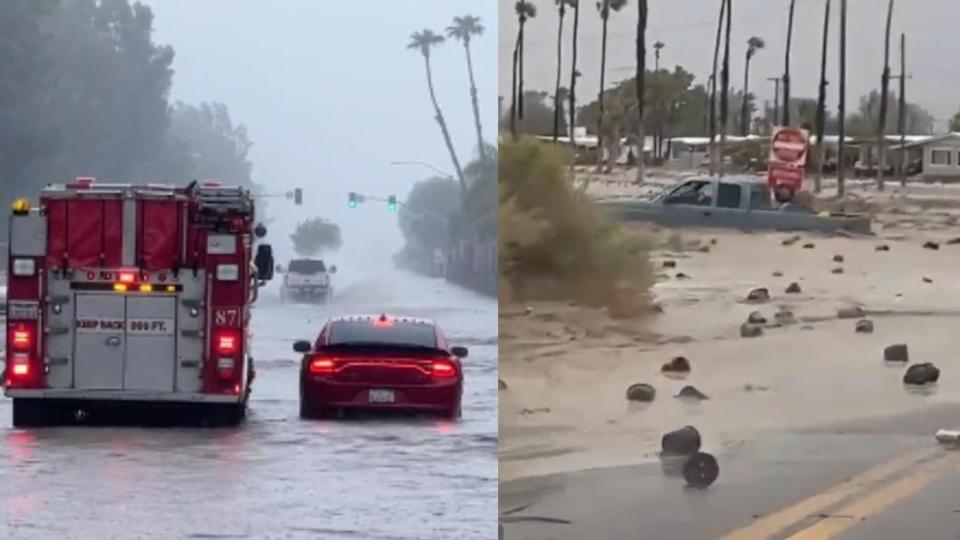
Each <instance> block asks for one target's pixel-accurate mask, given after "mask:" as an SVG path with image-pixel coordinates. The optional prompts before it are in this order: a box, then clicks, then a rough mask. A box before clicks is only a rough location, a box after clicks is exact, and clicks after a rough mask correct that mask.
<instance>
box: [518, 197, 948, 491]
mask: <svg viewBox="0 0 960 540" xmlns="http://www.w3.org/2000/svg"><path fill="white" fill-rule="evenodd" d="M934 188H936V189H934ZM888 189H889V188H888ZM891 191H892V190H891ZM855 193H856V196H857V197H858V198H859V199H860V200H863V201H864V202H865V203H866V204H868V205H873V207H874V208H875V218H876V220H877V225H876V227H875V231H876V233H877V236H876V237H875V238H845V237H821V236H814V235H801V238H799V239H796V240H793V241H790V242H786V245H785V244H784V241H785V240H788V239H790V238H791V237H792V236H793V235H790V234H783V233H763V234H743V233H739V232H734V231H722V230H692V229H685V230H682V231H679V232H678V231H653V230H652V234H658V235H659V238H660V239H661V248H660V249H658V250H656V251H655V252H654V253H653V257H654V266H655V267H656V272H657V273H658V275H657V276H656V284H655V285H654V286H653V295H654V299H655V301H656V302H657V304H658V305H659V306H661V307H662V313H653V314H651V315H650V316H648V317H646V318H641V319H632V320H628V321H622V320H621V321H615V320H613V319H610V318H609V317H608V316H607V314H606V313H605V312H603V311H599V310H592V309H588V308H583V307H580V306H577V305H571V304H568V303H535V304H525V305H507V306H501V315H500V317H501V322H500V348H501V354H500V377H501V379H502V380H503V381H504V383H505V385H506V388H505V389H502V390H501V392H500V447H501V463H500V478H501V479H502V480H509V479H512V478H518V477H523V476H530V475H538V474H547V473H551V472H558V471H567V470H576V469H581V468H590V467H602V466H610V465H619V464H629V463H637V462H640V461H643V460H646V459H653V458H654V457H655V455H656V451H657V450H658V447H659V441H660V437H661V435H662V434H663V433H664V432H665V431H668V430H670V429H675V428H677V427H680V426H682V425H685V424H693V425H695V426H697V427H698V428H699V429H700V431H701V432H702V433H703V434H704V437H705V441H704V445H705V447H706V448H710V449H713V450H719V449H720V448H722V447H724V446H729V445H736V444H739V442H740V441H742V440H744V439H746V438H748V437H750V436H751V434H752V433H755V432H757V431H758V430H765V429H784V428H800V427H808V426H817V425H822V424H824V423H829V422H833V421H839V420H847V419H854V418H863V417H871V416H877V415H883V414H894V413H900V412H906V411H911V410H916V409H919V408H922V407H925V406H927V405H929V404H931V403H937V402H944V401H955V400H958V399H960V383H958V382H957V381H958V377H960V375H958V373H960V372H957V371H956V370H955V369H954V367H953V365H952V362H951V360H952V359H953V356H954V355H955V352H956V338H955V334H956V328H957V325H958V323H960V281H958V280H956V278H955V268H957V266H958V264H960V241H956V240H953V239H954V237H956V236H960V230H958V229H957V227H956V226H955V223H956V217H955V212H956V210H954V208H956V207H960V191H954V189H953V188H943V187H922V188H914V189H913V190H912V191H911V192H910V193H899V194H898V193H892V192H889V193H884V194H879V193H876V192H875V191H873V190H870V189H863V190H860V191H859V192H855ZM954 193H956V194H957V195H954ZM918 197H919V198H929V199H933V200H934V201H935V202H934V203H931V204H927V205H924V204H915V203H914V202H913V201H911V200H908V199H910V198H918ZM711 240H715V242H712V241H711ZM930 242H932V243H933V244H931V243H930ZM934 244H935V246H934ZM811 245H812V247H811ZM881 246H885V247H886V248H887V249H884V248H883V247H881ZM934 247H936V249H934ZM838 256H839V257H838ZM792 283H796V284H797V286H798V288H799V291H800V292H794V293H787V292H786V291H787V289H788V287H789V286H790V285H791V284H792ZM756 287H766V288H767V289H768V290H769V292H770V299H769V301H765V302H759V303H749V302H747V301H746V297H747V294H748V292H749V291H750V290H751V289H753V288H756ZM857 306H859V307H860V308H862V309H863V311H864V312H865V316H864V317H863V318H866V319H868V320H870V321H871V322H872V323H873V327H874V330H873V332H871V333H857V332H855V326H856V324H857V322H858V320H859V319H860V318H859V317H857V318H851V319H848V318H839V317H838V310H840V309H842V308H850V307H857ZM754 311H759V312H760V314H761V315H762V316H763V317H764V318H766V319H767V322H766V324H761V325H759V326H761V327H762V335H761V336H758V337H753V338H744V337H741V333H740V329H741V325H742V324H743V323H744V322H745V321H746V320H747V319H748V316H749V315H750V314H751V313H752V312H754ZM783 311H790V312H792V315H793V317H783V316H781V317H778V316H777V315H776V314H777V313H778V312H783ZM893 343H906V344H907V345H908V347H909V355H910V363H914V362H933V363H935V364H937V365H938V366H939V367H940V369H941V370H942V372H943V374H942V376H941V379H940V382H939V384H938V385H935V386H931V387H928V388H926V389H925V390H923V391H910V390H907V389H905V388H904V386H903V385H902V383H901V377H902V376H903V373H904V370H905V369H906V365H904V364H899V365H893V366H891V365H887V364H885V363H884V361H883V349H884V348H885V347H886V346H887V345H890V344H893ZM676 356H683V357H685V358H687V359H689V361H690V363H691V365H692V369H691V371H690V373H689V374H687V375H686V376H685V377H682V378H677V377H676V376H671V377H668V376H665V375H664V374H663V373H662V372H661V366H662V364H664V363H665V362H668V361H670V360H671V359H672V358H674V357H676ZM636 382H644V383H649V384H651V385H653V386H654V387H655V388H656V391H657V395H656V398H655V400H654V401H653V402H652V403H646V404H638V403H634V402H628V401H627V399H626V397H625V393H626V389H627V387H628V386H629V385H630V384H633V383H636ZM685 385H694V386H695V387H696V388H697V389H699V390H700V391H701V392H703V393H704V394H705V395H706V396H707V397H708V398H709V399H707V400H684V399H678V398H674V397H673V396H674V395H675V394H677V393H678V392H679V391H680V389H681V388H682V387H683V386H685Z"/></svg>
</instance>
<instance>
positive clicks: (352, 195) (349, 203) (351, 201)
mask: <svg viewBox="0 0 960 540" xmlns="http://www.w3.org/2000/svg"><path fill="white" fill-rule="evenodd" d="M357 199H358V197H357V194H356V193H354V192H352V191H351V192H350V198H349V199H348V201H347V206H349V207H350V208H356V207H357V204H358V201H357Z"/></svg>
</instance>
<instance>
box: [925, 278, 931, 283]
mask: <svg viewBox="0 0 960 540" xmlns="http://www.w3.org/2000/svg"><path fill="white" fill-rule="evenodd" d="M923 282H924V283H933V280H932V279H930V278H928V277H924V278H923Z"/></svg>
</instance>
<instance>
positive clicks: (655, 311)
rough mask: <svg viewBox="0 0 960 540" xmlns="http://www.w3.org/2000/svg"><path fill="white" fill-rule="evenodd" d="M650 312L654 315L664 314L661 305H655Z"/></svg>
mask: <svg viewBox="0 0 960 540" xmlns="http://www.w3.org/2000/svg"><path fill="white" fill-rule="evenodd" d="M650 310H651V311H653V312H654V313H663V306H662V305H660V304H653V305H651V306H650Z"/></svg>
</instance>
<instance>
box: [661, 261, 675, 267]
mask: <svg viewBox="0 0 960 540" xmlns="http://www.w3.org/2000/svg"><path fill="white" fill-rule="evenodd" d="M663 267H664V268H676V267H677V261H673V260H669V259H668V260H666V261H663Z"/></svg>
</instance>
